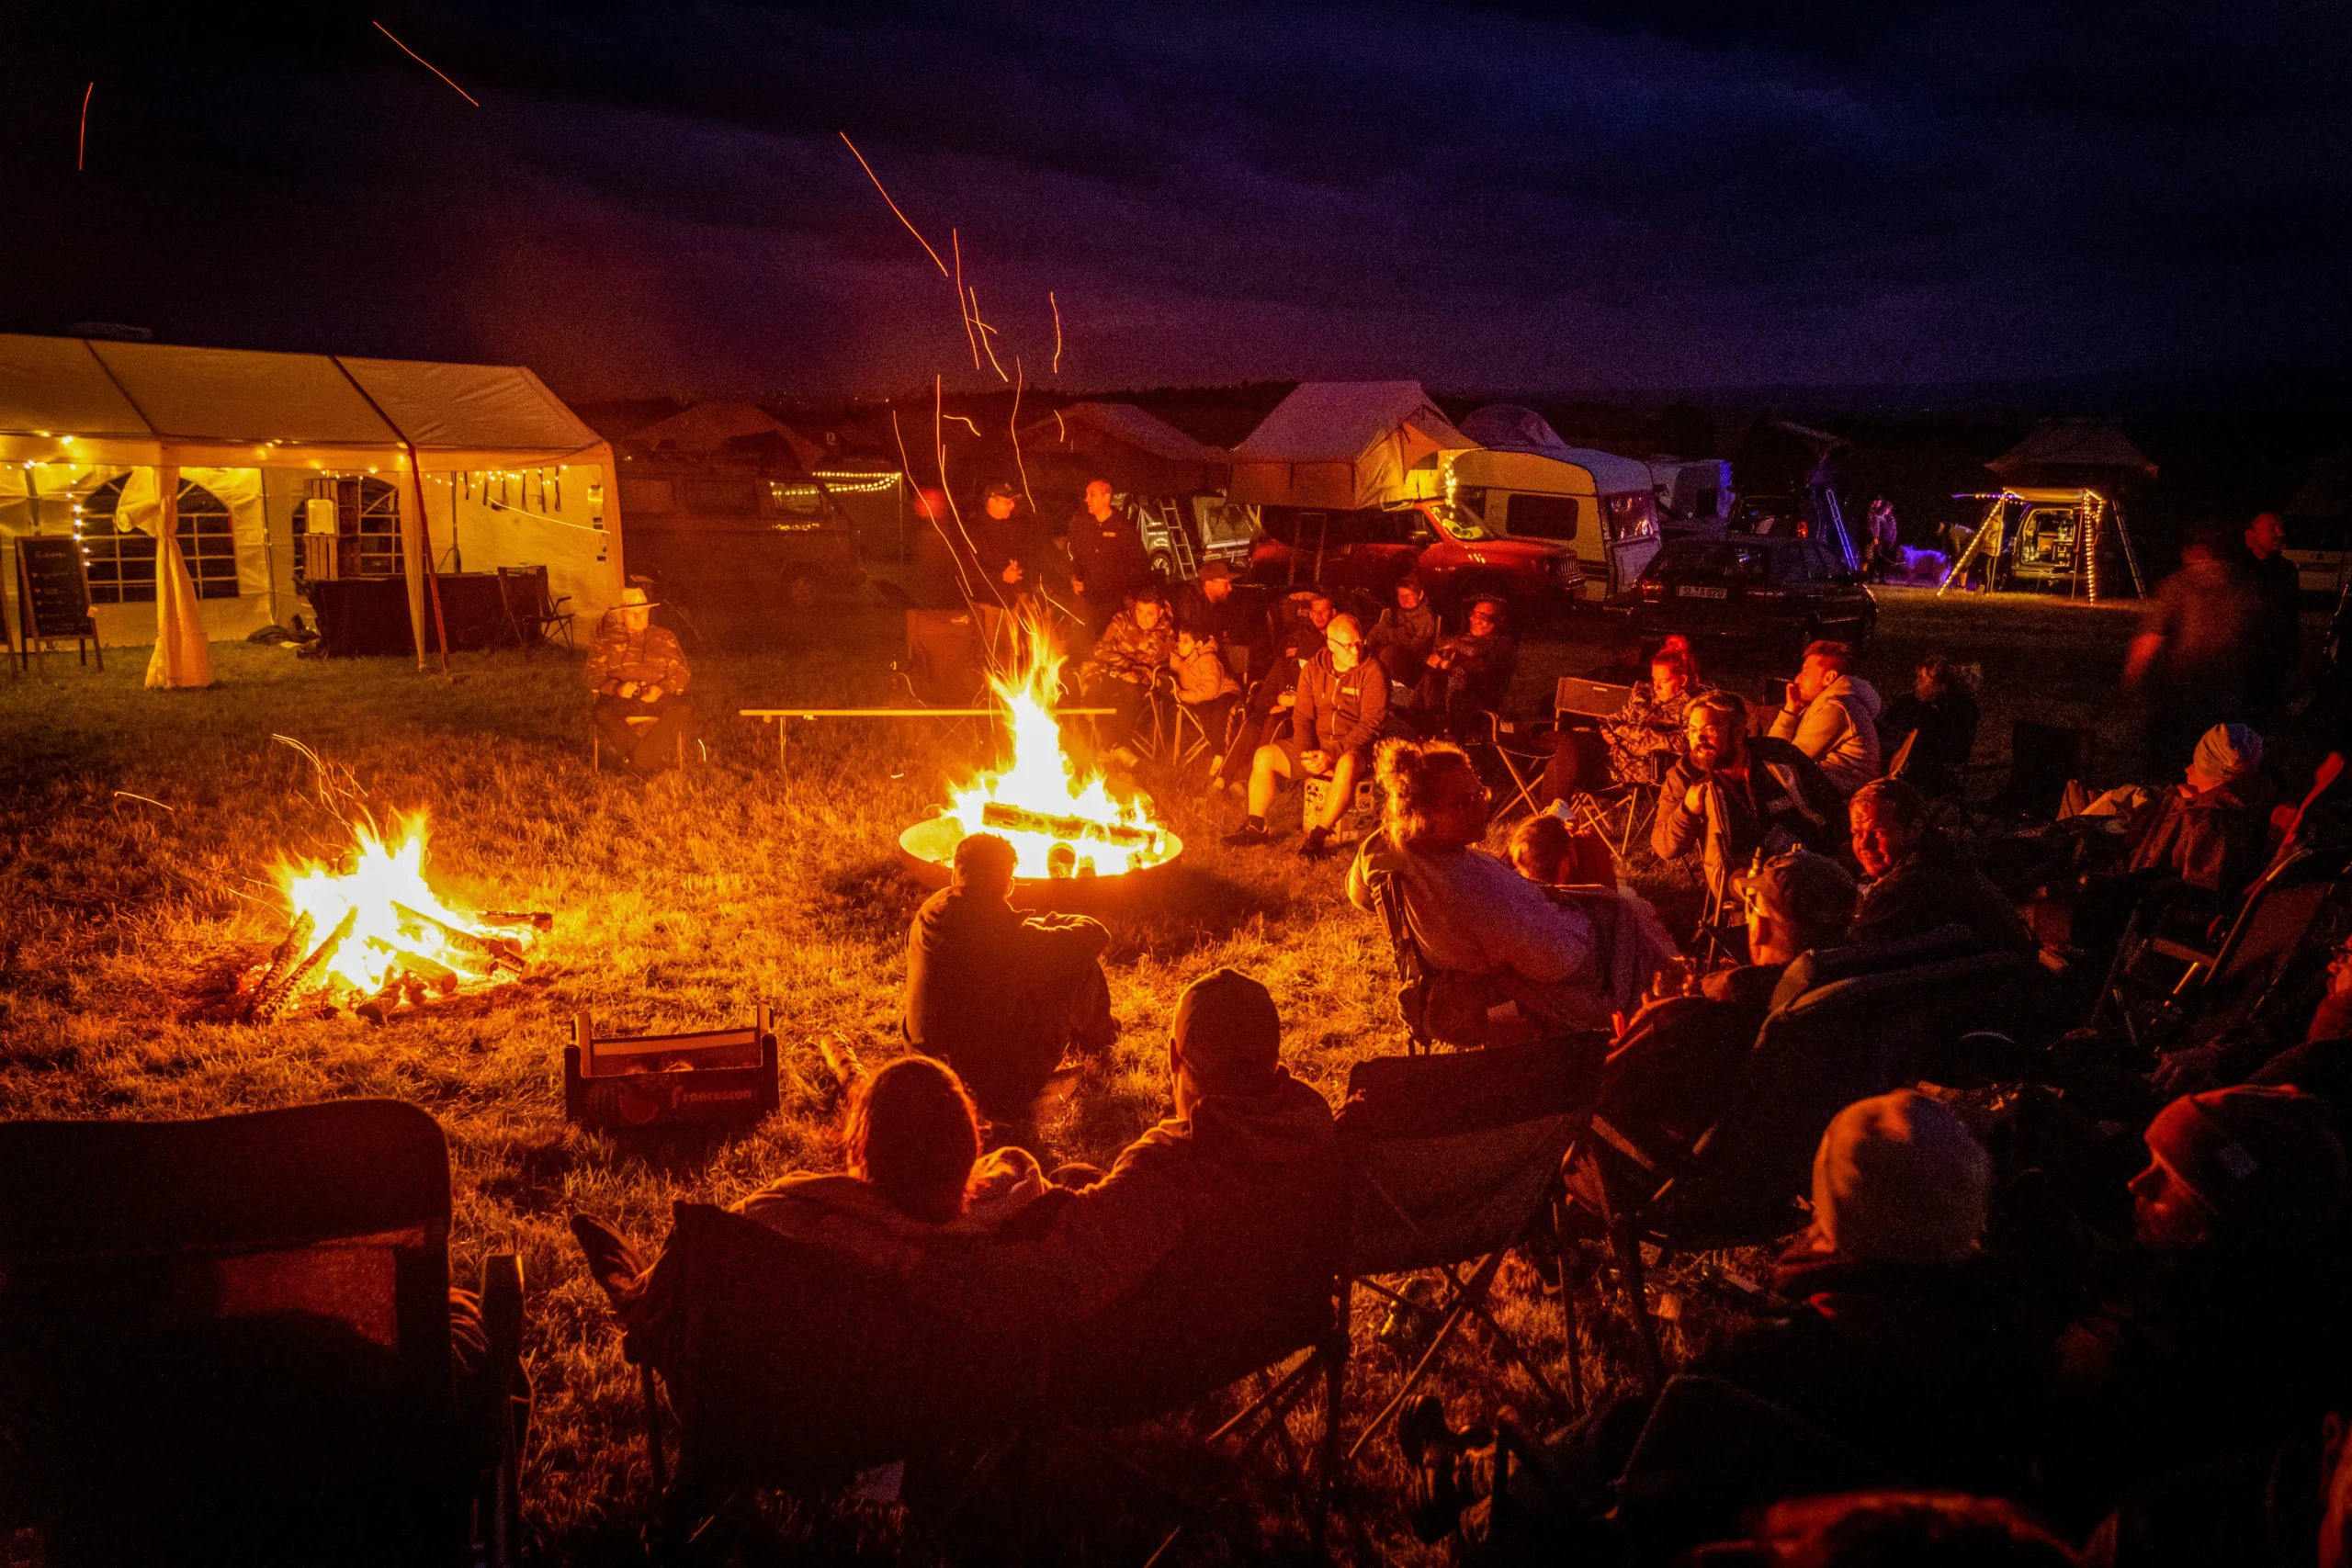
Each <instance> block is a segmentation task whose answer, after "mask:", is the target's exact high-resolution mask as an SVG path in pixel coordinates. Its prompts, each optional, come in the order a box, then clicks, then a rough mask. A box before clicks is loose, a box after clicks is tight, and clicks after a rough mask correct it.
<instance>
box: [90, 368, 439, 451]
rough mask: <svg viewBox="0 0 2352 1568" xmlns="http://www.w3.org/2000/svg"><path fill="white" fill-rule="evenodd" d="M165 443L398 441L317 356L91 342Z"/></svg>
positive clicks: (385, 443)
mask: <svg viewBox="0 0 2352 1568" xmlns="http://www.w3.org/2000/svg"><path fill="white" fill-rule="evenodd" d="M90 352H91V353H93V354H95V355H97V356H98V358H99V360H100V361H102V362H103V363H104V364H105V366H106V367H107V370H108V372H110V373H111V374H112V375H113V377H114V378H115V379H116V380H117V381H119V382H120V383H121V384H122V389H123V391H124V392H125V393H127V394H129V396H130V400H131V402H132V403H133V404H135V405H136V406H137V407H138V410H139V412H141V413H142V414H144V415H146V417H147V423H148V425H149V427H150V428H152V429H153V431H154V432H155V434H158V435H160V436H162V437H163V438H164V440H166V441H190V442H212V443H219V444H226V445H242V446H254V445H259V444H261V443H264V442H270V441H277V442H282V443H285V444H288V445H299V446H380V447H385V448H388V449H395V450H396V449H397V448H398V447H399V446H400V437H399V435H398V434H397V433H395V432H394V431H393V430H392V428H391V427H390V425H388V424H386V423H384V422H383V420H382V419H381V418H379V416H378V415H377V413H376V411H375V410H374V409H371V408H369V407H368V400H367V399H366V398H363V397H361V396H360V395H359V390H358V389H357V388H356V387H354V386H353V385H352V384H351V381H350V379H349V378H347V377H345V375H344V373H343V372H342V371H341V370H338V369H336V368H335V363H334V360H332V359H330V358H328V357H327V356H326V355H323V354H264V353H261V352H260V351H258V350H254V349H245V348H180V347H174V346H167V345H165V344H152V343H99V342H94V343H92V344H90Z"/></svg>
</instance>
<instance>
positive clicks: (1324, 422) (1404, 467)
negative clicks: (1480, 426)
mask: <svg viewBox="0 0 2352 1568" xmlns="http://www.w3.org/2000/svg"><path fill="white" fill-rule="evenodd" d="M1466 446H1476V443H1475V442H1473V441H1472V440H1471V439H1470V438H1469V437H1468V436H1466V435H1464V434H1463V433H1462V432H1461V431H1459V430H1457V429H1455V428H1454V426H1453V421H1451V420H1449V419H1447V418H1446V417H1445V415H1444V414H1443V413H1442V412H1439V409H1438V406H1437V404H1436V403H1434V402H1432V401H1431V400H1430V395H1429V394H1428V393H1427V392H1425V391H1423V390H1422V389H1421V384H1420V383H1419V381H1306V382H1302V383H1301V384H1300V385H1299V386H1298V388H1297V389H1295V391H1293V392H1292V393H1291V395H1290V396H1289V397H1287V398H1284V399H1283V400H1282V401H1281V402H1280V403H1278V404H1276V405H1275V408H1274V411H1273V412H1272V413H1270V414H1268V415H1267V416H1266V417H1265V418H1264V420H1262V421H1261V422H1260V423H1259V425H1258V428H1257V429H1255V430H1253V431H1251V432H1250V434H1249V437H1248V438H1247V439H1246V440H1244V441H1243V442H1242V443H1241V444H1240V445H1239V446H1236V447H1235V448H1234V449H1233V488H1232V499H1233V500H1234V501H1236V502H1242V503H1244V504H1250V505H1263V506H1320V507H1332V508H1339V509H1348V510H1353V509H1358V508H1364V507H1376V506H1382V505H1385V504H1388V503H1389V502H1393V501H1397V500H1401V499H1403V498H1404V497H1405V496H1406V494H1407V493H1408V487H1407V485H1406V481H1405V475H1406V474H1407V473H1408V472H1410V471H1411V470H1412V469H1414V468H1417V467H1429V466H1433V465H1434V462H1435V458H1436V455H1437V454H1438V453H1440V452H1442V451H1446V450H1449V449H1458V448H1462V447H1466Z"/></svg>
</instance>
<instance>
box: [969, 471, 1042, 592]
mask: <svg viewBox="0 0 2352 1568" xmlns="http://www.w3.org/2000/svg"><path fill="white" fill-rule="evenodd" d="M1020 511H1021V492H1020V491H1017V490H1015V489H1013V488H1012V486H1011V485H1010V484H1007V483H1005V482H1004V481H1003V480H1001V479H1000V480H998V481H997V482H996V483H994V484H991V485H989V487H988V489H987V490H985V491H982V492H981V494H980V515H979V516H978V518H976V519H974V520H973V527H972V546H973V549H974V551H975V553H976V556H977V558H978V562H979V576H980V577H981V579H982V581H981V583H980V584H979V585H978V589H977V597H978V599H979V600H980V601H981V602H983V603H1001V604H1002V605H1003V606H1004V607H1005V608H1006V609H1012V608H1014V607H1015V606H1016V605H1017V604H1019V603H1020V602H1021V601H1022V600H1023V599H1028V600H1032V601H1041V600H1042V599H1043V597H1044V595H1045V594H1046V592H1048V579H1047V572H1046V568H1047V567H1048V566H1049V565H1050V549H1049V547H1048V546H1047V545H1046V538H1045V536H1044V534H1043V532H1042V531H1041V530H1039V529H1038V528H1037V526H1036V525H1035V521H1034V520H1033V519H1030V518H1027V517H1023V516H1020V515H1017V513H1020Z"/></svg>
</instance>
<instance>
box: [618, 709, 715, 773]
mask: <svg viewBox="0 0 2352 1568" xmlns="http://www.w3.org/2000/svg"><path fill="white" fill-rule="evenodd" d="M621 722H622V723H623V724H626V725H628V727H629V728H631V729H636V728H641V727H643V726H645V725H649V724H659V723H660V722H661V720H660V719H658V718H656V717H654V716H652V715H651V714H647V715H645V716H641V717H640V716H637V715H635V714H632V715H630V716H628V717H627V718H625V719H623V720H621ZM694 745H695V757H696V758H697V760H701V761H707V760H708V759H709V756H710V748H709V747H708V746H707V745H705V744H704V743H703V742H702V741H701V740H700V739H696V740H695V743H694ZM685 765H686V737H685V733H684V731H683V730H682V731H680V732H679V735H678V766H680V767H682V768H683V767H684V766H685ZM588 771H589V772H590V773H603V772H604V771H605V737H604V733H603V731H601V730H599V729H598V728H596V727H595V726H594V725H593V724H592V725H590V726H589V727H588Z"/></svg>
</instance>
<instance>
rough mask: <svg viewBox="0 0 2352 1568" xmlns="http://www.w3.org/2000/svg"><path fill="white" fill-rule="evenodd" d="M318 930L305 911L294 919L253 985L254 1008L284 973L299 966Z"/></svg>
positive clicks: (283, 976) (281, 978)
mask: <svg viewBox="0 0 2352 1568" xmlns="http://www.w3.org/2000/svg"><path fill="white" fill-rule="evenodd" d="M318 929H319V924H318V922H317V921H316V920H314V919H311V916H310V913H309V911H307V910H305V911H303V912H302V913H300V914H298V915H296V916H295V917H294V923H293V924H292V925H290V926H288V928H287V929H286V937H285V940H284V941H282V942H279V943H278V944H277V952H275V953H271V954H270V955H269V967H268V968H266V969H264V970H263V971H262V972H261V978H260V979H259V980H257V981H255V982H254V1005H255V1006H259V1005H260V1003H261V999H262V998H264V997H266V996H268V995H269V994H270V992H271V991H272V990H273V989H275V988H276V987H277V983H278V982H279V981H280V980H283V979H284V978H285V977H286V972H287V971H288V969H291V968H292V967H293V966H294V965H295V964H300V962H301V961H302V960H303V958H304V957H306V956H307V955H308V954H309V953H310V951H311V937H312V936H313V935H315V934H316V933H317V931H318Z"/></svg>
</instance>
